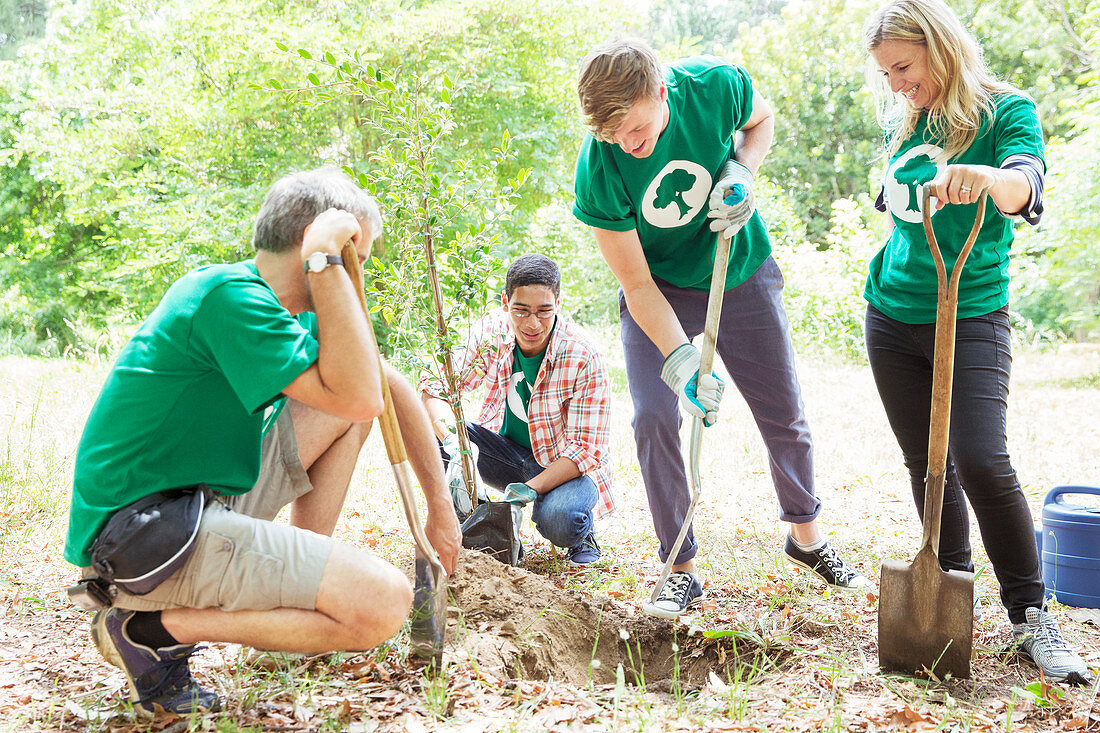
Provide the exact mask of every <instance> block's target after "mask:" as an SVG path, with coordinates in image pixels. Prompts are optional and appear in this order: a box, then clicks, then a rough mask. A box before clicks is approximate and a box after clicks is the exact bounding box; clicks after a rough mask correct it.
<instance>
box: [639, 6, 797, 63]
mask: <svg viewBox="0 0 1100 733" xmlns="http://www.w3.org/2000/svg"><path fill="white" fill-rule="evenodd" d="M786 3H787V0H695V1H694V2H684V1H683V0H656V2H654V3H653V5H652V6H651V7H650V9H649V33H648V37H649V38H650V39H651V40H652V42H653V44H654V46H655V47H658V46H671V45H675V44H678V43H688V44H691V45H693V46H696V47H698V48H699V49H700V50H701V52H703V53H720V52H721V49H723V48H725V47H727V46H728V44H729V43H730V42H731V41H733V40H734V39H736V38H737V36H738V34H739V33H740V29H741V27H742V25H744V24H748V25H756V24H757V23H758V22H760V21H761V20H762V19H764V18H770V17H775V16H776V15H778V14H779V11H780V10H781V9H782V7H783V6H784V5H785V4H786Z"/></svg>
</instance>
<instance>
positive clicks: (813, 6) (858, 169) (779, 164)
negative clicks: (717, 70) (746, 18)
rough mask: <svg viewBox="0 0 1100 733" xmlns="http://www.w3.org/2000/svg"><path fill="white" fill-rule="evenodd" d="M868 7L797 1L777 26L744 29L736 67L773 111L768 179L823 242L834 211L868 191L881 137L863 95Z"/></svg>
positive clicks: (838, 0) (862, 2) (841, 1)
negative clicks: (744, 71) (836, 202)
mask: <svg viewBox="0 0 1100 733" xmlns="http://www.w3.org/2000/svg"><path fill="white" fill-rule="evenodd" d="M873 7H874V3H873V2H871V1H870V0H859V1H858V2H846V1H845V0H794V1H793V2H790V3H788V4H787V5H786V7H784V8H783V12H782V14H781V16H780V17H778V18H770V19H767V20H764V21H763V22H762V23H760V24H759V25H757V26H755V27H751V28H743V29H742V32H741V36H740V38H739V39H738V41H737V44H736V46H735V47H734V48H732V49H731V52H730V53H729V54H727V55H728V56H729V58H730V59H731V60H734V61H735V62H736V63H739V64H741V65H743V66H744V67H745V68H746V69H747V70H748V72H749V74H750V75H751V76H752V78H753V84H754V86H755V88H756V89H758V90H759V91H760V93H761V94H763V95H764V97H765V98H766V99H767V100H768V101H769V103H770V104H771V106H772V108H773V110H774V111H775V118H776V126H775V142H774V143H773V145H772V149H771V152H770V153H769V154H768V157H767V159H765V161H764V165H763V167H762V169H761V170H762V172H763V173H764V174H765V175H766V176H768V178H770V179H771V180H772V181H774V182H775V183H776V184H778V185H779V186H780V187H781V188H782V189H783V190H785V191H787V192H788V194H789V195H790V196H791V199H792V201H793V202H794V203H795V205H796V206H797V207H798V210H799V212H800V214H799V215H800V216H801V217H802V219H803V221H805V222H806V226H807V232H808V236H809V237H810V240H811V241H813V242H815V243H822V242H824V238H825V233H826V231H827V229H828V226H829V218H830V211H831V207H830V203H831V202H832V201H834V200H836V199H843V198H848V197H851V196H854V195H856V194H860V193H866V192H867V191H868V190H869V189H870V184H869V182H868V173H869V170H868V168H869V166H870V165H871V164H872V163H873V162H874V161H875V158H876V155H877V154H878V151H879V149H880V148H879V142H880V140H881V137H882V133H881V132H880V131H879V130H878V127H877V123H876V122H875V116H874V111H873V109H872V107H871V103H870V94H869V92H868V91H867V89H866V88H865V75H864V68H865V61H866V55H865V54H864V53H863V51H862V49H861V48H860V47H859V32H860V29H861V27H862V25H863V21H864V20H865V19H866V17H867V16H868V15H869V14H870V12H871V10H872V8H873Z"/></svg>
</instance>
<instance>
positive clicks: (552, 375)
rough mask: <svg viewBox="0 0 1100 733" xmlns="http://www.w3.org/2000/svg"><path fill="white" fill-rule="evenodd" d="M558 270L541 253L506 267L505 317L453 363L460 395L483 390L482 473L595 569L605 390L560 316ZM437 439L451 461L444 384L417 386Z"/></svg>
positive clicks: (605, 501)
mask: <svg viewBox="0 0 1100 733" xmlns="http://www.w3.org/2000/svg"><path fill="white" fill-rule="evenodd" d="M560 292H561V272H560V271H559V270H558V266H557V264H556V263H555V262H554V261H553V260H551V259H550V258H548V257H545V256H543V255H539V254H525V255H522V256H521V257H518V258H517V259H516V260H515V261H514V262H513V263H512V265H511V267H509V268H508V273H507V275H506V276H505V285H504V292H503V293H501V297H500V302H501V310H499V311H497V312H495V313H490V314H489V315H487V316H485V317H484V318H483V319H482V320H481V321H480V322H479V323H478V324H477V326H476V327H475V329H474V330H473V333H472V334H471V335H470V338H469V341H468V342H467V344H466V349H465V351H464V352H463V353H462V355H461V357H460V358H459V360H458V362H457V363H456V364H455V374H456V375H457V382H458V389H459V391H460V392H469V391H472V390H474V389H476V388H478V387H480V386H481V385H483V384H484V385H485V386H486V388H487V391H486V394H485V399H484V401H483V402H482V404H481V412H480V413H479V416H478V419H477V421H476V422H467V424H466V430H467V432H468V434H469V436H470V440H471V441H472V442H473V444H474V445H475V446H477V448H478V453H479V457H478V461H477V467H478V472H479V473H480V474H481V476H482V477H483V478H484V480H485V481H486V482H487V483H488V484H489V485H490V486H494V487H496V488H499V489H504V490H505V492H506V495H507V497H508V500H509V501H513V502H518V503H522V504H528V503H533V505H534V506H533V509H532V518H533V520H534V522H535V527H536V528H537V529H538V531H539V533H540V534H542V536H543V537H545V538H546V539H547V540H549V541H550V542H551V543H553V544H554V545H557V546H558V547H563V548H566V549H567V557H568V559H569V560H570V562H572V563H574V564H578V565H584V564H587V563H591V562H595V561H596V560H598V559H599V557H600V546H599V544H597V543H596V535H595V533H594V531H593V529H592V510H593V508H594V507H595V506H596V505H597V504H599V507H600V513H601V514H603V513H607V512H610V511H611V510H612V509H613V508H614V504H613V502H612V499H611V491H610V489H611V470H610V466H609V451H608V443H609V438H610V404H611V403H610V387H609V384H608V380H607V374H606V372H605V371H604V367H603V361H602V360H601V359H600V355H599V353H598V352H597V351H596V350H595V348H593V347H592V345H591V344H589V343H588V341H587V339H586V338H585V336H584V334H583V333H582V332H581V331H580V330H579V329H578V328H577V327H576V326H575V325H573V324H572V323H571V322H570V321H569V320H568V319H566V318H565V317H564V316H563V315H562V314H561V312H560V311H561V298H560ZM420 390H421V396H422V398H423V400H424V404H425V405H426V406H427V408H428V412H429V413H430V414H431V416H432V426H433V428H434V430H435V434H436V437H438V438H439V439H440V440H441V441H443V449H444V452H446V453H447V454H448V455H449V456H452V457H453V456H454V455H455V452H456V448H457V441H456V440H455V436H454V434H453V432H452V431H451V430H450V429H449V428H448V424H449V423H450V422H453V420H454V418H453V417H452V412H451V408H450V406H449V405H448V404H447V402H446V401H445V400H444V399H442V396H443V390H442V385H441V384H439V383H438V382H436V381H433V380H428V379H425V380H422V381H421V383H420Z"/></svg>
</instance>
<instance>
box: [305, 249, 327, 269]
mask: <svg viewBox="0 0 1100 733" xmlns="http://www.w3.org/2000/svg"><path fill="white" fill-rule="evenodd" d="M306 265H307V266H308V268H309V271H310V272H320V271H321V270H323V269H325V267H326V266H327V265H328V258H327V257H325V253H324V252H314V253H313V254H311V255H310V256H309V257H307V258H306Z"/></svg>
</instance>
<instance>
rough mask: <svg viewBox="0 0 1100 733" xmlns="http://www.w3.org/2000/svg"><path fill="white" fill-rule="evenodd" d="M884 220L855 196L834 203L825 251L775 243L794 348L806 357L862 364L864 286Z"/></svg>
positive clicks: (880, 242)
mask: <svg viewBox="0 0 1100 733" xmlns="http://www.w3.org/2000/svg"><path fill="white" fill-rule="evenodd" d="M884 218H885V217H883V216H881V215H880V214H879V213H878V212H876V211H875V210H874V209H873V208H872V206H871V201H870V199H869V198H868V197H867V196H866V195H863V196H859V197H856V198H851V199H838V200H837V201H834V202H833V211H832V216H831V219H830V225H829V231H828V233H827V235H826V246H824V247H822V248H820V249H818V248H815V247H812V246H809V245H807V244H805V243H801V244H794V245H792V244H790V242H789V241H784V240H783V239H780V240H779V241H777V242H776V243H775V259H776V261H777V262H779V264H780V266H781V267H782V268H783V275H784V278H785V280H786V288H785V290H784V298H783V300H784V303H785V305H786V307H787V316H788V318H789V319H790V322H791V334H792V338H793V339H794V341H795V344H796V346H797V347H798V348H799V349H800V350H802V351H807V352H815V353H822V352H831V353H837V354H840V355H842V356H844V357H846V358H849V359H856V360H859V359H862V358H864V346H863V314H864V311H865V308H866V305H865V303H864V302H863V285H864V282H865V281H866V279H867V266H868V263H869V262H870V260H871V257H872V256H873V255H874V253H875V252H876V251H877V250H878V249H879V247H881V244H882V241H883V238H884V236H885V232H883V231H881V230H876V226H880V225H881V223H882V220H883V219H884Z"/></svg>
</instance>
